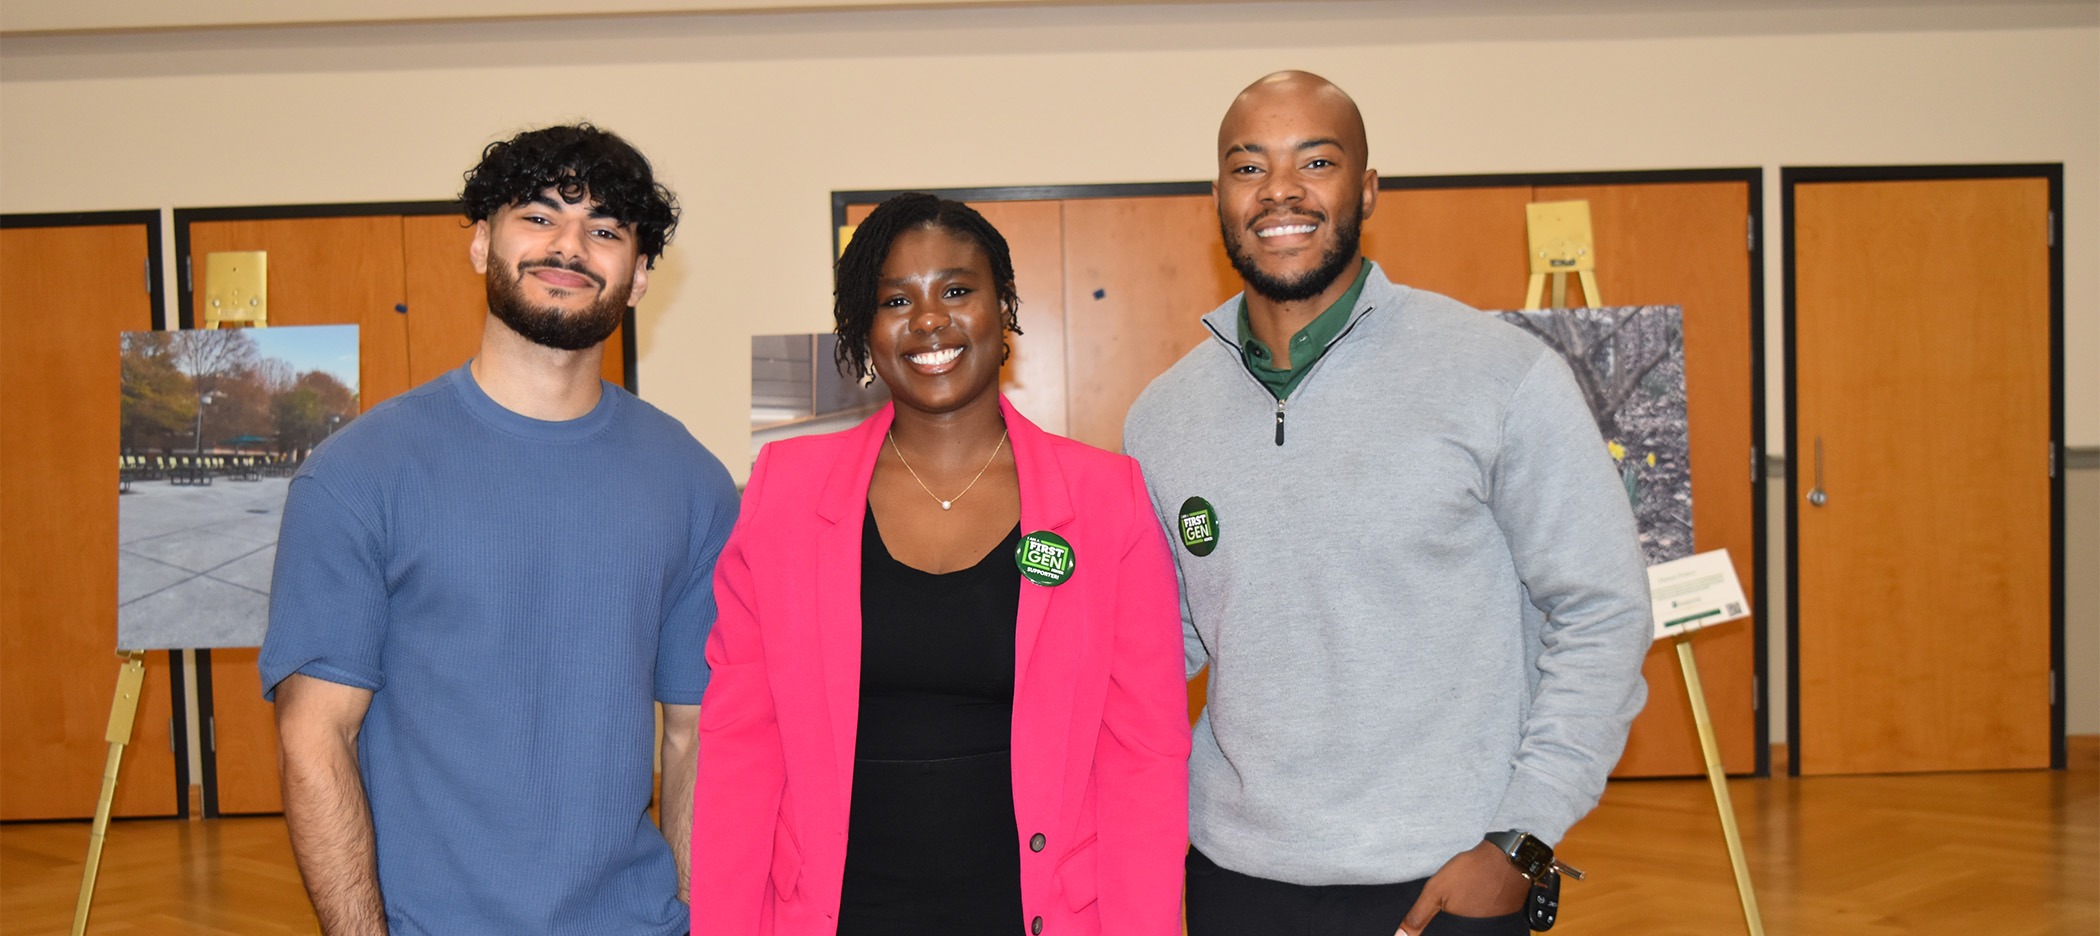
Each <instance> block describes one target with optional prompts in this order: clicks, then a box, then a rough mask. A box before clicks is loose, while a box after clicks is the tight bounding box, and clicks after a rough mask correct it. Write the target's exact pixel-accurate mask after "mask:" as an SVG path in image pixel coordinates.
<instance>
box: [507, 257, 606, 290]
mask: <svg viewBox="0 0 2100 936" xmlns="http://www.w3.org/2000/svg"><path fill="white" fill-rule="evenodd" d="M543 269H544V270H561V271H563V272H566V273H574V274H576V275H577V276H581V277H583V278H585V279H588V280H590V281H591V282H593V283H596V284H598V288H599V289H604V288H605V277H602V276H599V275H598V274H597V273H596V272H593V271H592V270H591V268H590V267H587V266H584V265H583V261H581V260H577V261H574V262H570V263H563V262H561V260H560V259H558V258H555V257H548V258H546V259H544V260H525V261H521V262H519V264H518V276H519V277H521V278H522V277H524V275H525V274H526V273H529V272H531V271H533V270H543Z"/></svg>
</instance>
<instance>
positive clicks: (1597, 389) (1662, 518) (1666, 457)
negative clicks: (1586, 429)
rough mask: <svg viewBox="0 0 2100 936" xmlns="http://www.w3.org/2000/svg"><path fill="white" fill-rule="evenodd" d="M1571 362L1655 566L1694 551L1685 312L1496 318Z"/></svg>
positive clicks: (1649, 309)
mask: <svg viewBox="0 0 2100 936" xmlns="http://www.w3.org/2000/svg"><path fill="white" fill-rule="evenodd" d="M1496 314H1497V315H1500V316H1501V317H1502V318H1503V319H1504V320H1506V321H1508V322H1510V323H1512V324H1514V325H1516V326H1517V327H1518V328H1521V329H1523V330H1525V331H1527V332H1530V333H1531V334H1532V335H1533V336H1535V337H1537V338H1538V339H1539V340H1541V341H1544V342H1545V343H1546V345H1547V346H1548V347H1550V348H1552V349H1553V350H1554V351H1556V352H1559V354H1560V356H1561V357H1562V358H1563V359H1565V360H1566V361H1567V362H1568V367H1569V368H1570V369H1572V370H1573V371H1574V372H1575V383H1576V385H1578V386H1580V387H1581V388H1582V395H1583V398H1584V399H1585V400H1586V401H1587V402H1588V403H1589V406H1590V415H1592V416H1595V417H1596V419H1597V429H1598V431H1599V433H1601V434H1602V435H1603V436H1604V447H1605V449H1606V450H1607V451H1608V452H1610V453H1611V460H1612V463H1613V465H1614V466H1616V467H1617V469H1618V472H1619V482H1620V483H1621V484H1622V485H1624V486H1625V488H1626V500H1627V502H1628V503H1629V504H1631V505H1632V506H1633V516H1634V520H1635V522H1636V523H1637V524H1638V525H1639V527H1640V532H1641V552H1642V553H1643V555H1645V556H1646V557H1647V560H1648V564H1649V565H1654V564H1656V563H1658V562H1668V561H1670V560H1672V559H1682V558H1684V557H1686V556H1689V555H1691V554H1692V457H1691V433H1690V427H1689V423H1688V421H1687V419H1686V415H1685V412H1686V411H1685V402H1684V310H1683V309H1682V307H1679V306H1615V307H1603V308H1576V309H1531V310H1526V311H1521V312H1498V313H1496Z"/></svg>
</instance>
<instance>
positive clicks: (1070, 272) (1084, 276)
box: [1064, 195, 1240, 452]
mask: <svg viewBox="0 0 2100 936" xmlns="http://www.w3.org/2000/svg"><path fill="white" fill-rule="evenodd" d="M1064 256H1065V264H1064V266H1065V296H1066V308H1065V328H1066V338H1065V344H1066V347H1067V349H1068V354H1069V357H1068V358H1067V359H1066V380H1067V381H1069V384H1068V385H1069V387H1070V391H1069V396H1070V399H1071V424H1070V425H1071V432H1070V435H1071V436H1072V438H1075V439H1078V440H1079V441H1081V442H1085V443H1088V444H1090V445H1096V446H1100V447H1101V448H1105V449H1108V450H1109V451H1111V452H1120V451H1122V450H1123V417H1124V416H1125V415H1126V414H1128V413H1129V412H1130V404H1132V403H1134V402H1137V398H1138V394H1139V393H1142V392H1144V389H1145V386H1146V385H1147V384H1150V383H1151V382H1152V379H1153V378H1154V377H1158V376H1159V375H1160V374H1162V373H1164V372H1165V371H1166V369H1167V368H1168V367H1171V366H1173V364H1174V362H1175V361H1178V360H1180V359H1181V357H1182V355H1184V354H1187V353H1188V352H1189V349H1191V348H1194V347H1195V346H1196V345H1198V344H1200V343H1201V342H1202V341H1203V340H1204V339H1205V338H1206V337H1207V336H1208V335H1209V334H1210V333H1209V332H1208V331H1207V330H1205V329H1204V327H1203V322H1202V316H1203V314H1204V313H1206V312H1209V311H1210V310H1212V309H1214V308H1216V307H1217V305H1218V303H1220V302H1223V301H1225V299H1226V297H1228V296H1231V295H1232V294H1233V293H1236V292H1239V289H1240V279H1239V275H1238V274H1236V273H1234V272H1233V271H1232V264H1231V262H1230V261H1228V260H1227V259H1226V257H1225V248H1224V246H1223V245H1222V244H1221V243H1220V242H1219V240H1218V211H1217V207H1216V205H1215V204H1214V203H1213V202H1212V201H1211V198H1210V196H1209V195H1157V196H1140V197H1127V198H1083V199H1081V198H1075V199H1071V200H1069V201H1066V202H1065V242H1064Z"/></svg>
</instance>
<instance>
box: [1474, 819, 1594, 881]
mask: <svg viewBox="0 0 2100 936" xmlns="http://www.w3.org/2000/svg"><path fill="white" fill-rule="evenodd" d="M1485 838H1486V839H1487V841H1488V844H1490V845H1493V846H1495V847H1496V848H1498V849H1500V850H1501V851H1502V853H1503V854H1505V855H1508V856H1509V863H1510V864H1512V865H1515V866H1516V868H1517V873H1518V874H1521V875H1523V876H1524V879H1525V880H1527V881H1532V882H1534V883H1536V882H1537V881H1538V880H1539V879H1540V878H1541V877H1542V876H1543V875H1545V874H1546V872H1548V871H1558V872H1562V873H1564V874H1566V875H1567V876H1569V877H1571V878H1574V879H1575V880H1578V881H1580V880H1582V872H1581V871H1580V870H1577V869H1576V868H1575V867H1573V866H1572V865H1566V864H1562V863H1561V862H1559V861H1556V860H1554V858H1553V846H1551V845H1548V844H1546V842H1545V840H1544V839H1541V838H1539V837H1538V836H1536V835H1533V834H1531V833H1529V832H1525V831H1523V830H1521V829H1505V830H1503V831H1501V832H1489V833H1488V834H1487V835H1486V836H1485Z"/></svg>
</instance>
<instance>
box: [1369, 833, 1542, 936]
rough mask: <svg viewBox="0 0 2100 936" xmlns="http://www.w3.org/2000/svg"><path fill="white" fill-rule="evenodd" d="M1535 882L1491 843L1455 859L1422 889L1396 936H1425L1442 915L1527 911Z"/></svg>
mask: <svg viewBox="0 0 2100 936" xmlns="http://www.w3.org/2000/svg"><path fill="white" fill-rule="evenodd" d="M1530 892H1531V882H1530V881H1527V880H1525V879H1524V876H1523V875H1521V874H1518V873H1517V866H1516V865H1513V864H1510V863H1509V856H1508V855H1505V854H1503V853H1502V850H1501V849H1499V848H1496V847H1495V846H1494V845H1492V844H1489V843H1488V842H1485V841H1483V842H1481V843H1480V844H1478V845H1475V846H1473V847H1472V848H1471V849H1469V850H1467V851H1462V852H1459V853H1458V854H1457V855H1454V856H1452V858H1451V860H1450V861H1446V862H1444V866H1443V867H1441V868H1438V869H1437V872H1436V873H1435V874H1433V875H1430V877H1429V882H1428V883H1426V884H1424V885H1422V896H1421V898H1420V899H1418V900H1416V901H1415V905H1414V908H1413V909H1410V910H1408V911H1407V917H1406V918H1405V919H1403V920H1401V921H1400V932H1399V933H1398V934H1396V936H1421V934H1422V930H1423V929H1424V928H1426V927H1428V926H1429V921H1430V920H1431V919H1433V918H1434V917H1435V916H1436V915H1437V914H1439V913H1445V912H1448V913H1452V914H1455V915H1458V916H1465V917H1498V916H1507V915H1509V914H1512V913H1516V912H1518V911H1521V910H1523V909H1524V897H1525V895H1526V894H1529V893H1530Z"/></svg>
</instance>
